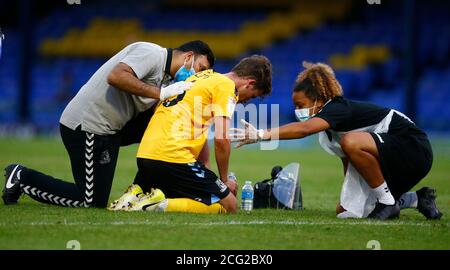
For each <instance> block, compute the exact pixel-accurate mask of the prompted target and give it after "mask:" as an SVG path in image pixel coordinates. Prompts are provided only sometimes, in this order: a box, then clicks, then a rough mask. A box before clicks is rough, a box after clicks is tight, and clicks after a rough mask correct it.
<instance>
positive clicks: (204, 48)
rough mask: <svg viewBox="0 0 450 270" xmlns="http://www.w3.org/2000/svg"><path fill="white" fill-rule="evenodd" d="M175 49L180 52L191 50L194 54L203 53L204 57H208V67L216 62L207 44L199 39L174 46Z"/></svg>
mask: <svg viewBox="0 0 450 270" xmlns="http://www.w3.org/2000/svg"><path fill="white" fill-rule="evenodd" d="M175 50H177V51H182V52H189V51H193V52H194V54H195V55H198V54H200V55H205V56H206V58H207V59H208V62H209V66H210V67H213V66H214V63H215V62H216V57H215V56H214V53H213V51H212V50H211V48H210V47H209V45H208V44H206V43H205V42H203V41H201V40H193V41H189V42H186V43H184V44H183V45H181V46H180V47H178V48H175Z"/></svg>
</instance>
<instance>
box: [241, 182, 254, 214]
mask: <svg viewBox="0 0 450 270" xmlns="http://www.w3.org/2000/svg"><path fill="white" fill-rule="evenodd" d="M241 209H242V210H244V211H252V210H253V186H252V181H245V185H244V186H243V187H242V207H241Z"/></svg>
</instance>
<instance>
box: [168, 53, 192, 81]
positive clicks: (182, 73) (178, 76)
mask: <svg viewBox="0 0 450 270" xmlns="http://www.w3.org/2000/svg"><path fill="white" fill-rule="evenodd" d="M194 61H195V58H194V56H192V65H191V68H190V69H189V70H188V69H187V68H186V67H185V66H186V60H184V64H183V65H182V66H181V67H180V69H178V71H177V73H175V76H174V78H173V80H174V81H175V82H181V81H185V80H186V79H187V78H189V77H191V76H192V75H194V74H195V69H194Z"/></svg>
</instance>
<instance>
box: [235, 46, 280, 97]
mask: <svg viewBox="0 0 450 270" xmlns="http://www.w3.org/2000/svg"><path fill="white" fill-rule="evenodd" d="M231 71H232V72H234V73H235V74H236V75H238V76H239V77H248V78H252V79H254V80H255V81H256V82H255V87H256V88H257V89H260V90H262V91H263V96H267V95H269V94H270V93H271V92H272V63H270V60H269V59H268V58H267V57H265V56H263V55H252V56H249V57H246V58H244V59H242V60H241V61H240V62H239V63H238V64H237V65H235V66H234V67H233V69H232V70H231Z"/></svg>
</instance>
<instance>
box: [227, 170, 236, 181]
mask: <svg viewBox="0 0 450 270" xmlns="http://www.w3.org/2000/svg"><path fill="white" fill-rule="evenodd" d="M228 180H231V181H234V182H237V177H236V175H235V174H234V172H229V173H228Z"/></svg>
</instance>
